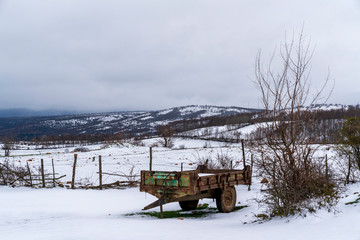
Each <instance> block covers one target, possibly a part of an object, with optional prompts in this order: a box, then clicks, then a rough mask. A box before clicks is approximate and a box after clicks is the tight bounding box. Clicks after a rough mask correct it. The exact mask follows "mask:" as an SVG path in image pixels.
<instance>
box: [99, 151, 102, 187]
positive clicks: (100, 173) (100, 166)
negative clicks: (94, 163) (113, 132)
mask: <svg viewBox="0 0 360 240" xmlns="http://www.w3.org/2000/svg"><path fill="white" fill-rule="evenodd" d="M99 187H100V190H102V162H101V155H100V156H99Z"/></svg>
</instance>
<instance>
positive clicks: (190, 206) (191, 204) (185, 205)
mask: <svg viewBox="0 0 360 240" xmlns="http://www.w3.org/2000/svg"><path fill="white" fill-rule="evenodd" d="M198 203H199V200H192V201H181V202H179V204H180V207H181V209H182V210H184V211H191V210H195V209H196V207H197V205H198Z"/></svg>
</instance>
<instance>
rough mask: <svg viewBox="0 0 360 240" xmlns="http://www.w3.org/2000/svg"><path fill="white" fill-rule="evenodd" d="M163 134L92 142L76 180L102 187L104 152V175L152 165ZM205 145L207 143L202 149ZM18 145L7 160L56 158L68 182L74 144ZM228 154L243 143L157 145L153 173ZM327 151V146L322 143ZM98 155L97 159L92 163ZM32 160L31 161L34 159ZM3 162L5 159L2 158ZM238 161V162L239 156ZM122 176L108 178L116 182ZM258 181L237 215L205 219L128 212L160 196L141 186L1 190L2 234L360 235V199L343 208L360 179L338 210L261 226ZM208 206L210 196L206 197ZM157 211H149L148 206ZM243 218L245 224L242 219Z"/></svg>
mask: <svg viewBox="0 0 360 240" xmlns="http://www.w3.org/2000/svg"><path fill="white" fill-rule="evenodd" d="M158 140H159V139H149V140H145V141H144V144H145V146H143V147H136V146H133V145H131V144H124V145H118V146H117V145H112V146H102V145H95V146H89V147H88V148H89V149H90V150H91V151H90V152H85V153H78V154H79V161H78V169H77V178H76V179H77V182H84V181H85V180H84V179H86V180H87V181H92V182H93V184H95V185H96V184H97V181H98V178H97V174H96V171H97V168H98V166H97V157H98V156H99V155H101V156H102V157H103V162H104V163H103V170H104V172H124V173H127V172H128V171H129V170H130V168H131V167H132V166H135V171H136V172H138V171H140V170H143V169H144V170H147V169H148V167H149V166H148V164H149V148H148V147H149V146H151V145H153V144H154V143H156V142H157V141H158ZM205 145H206V146H207V148H204V146H205ZM68 150H70V152H69V153H67V151H66V149H65V148H63V149H62V148H60V149H44V150H34V149H33V150H31V149H29V150H27V149H23V150H17V151H14V152H13V154H14V155H16V156H15V157H13V158H10V159H9V160H14V161H15V162H16V164H19V165H24V164H26V162H28V163H30V165H31V167H32V168H34V169H35V168H37V167H38V166H39V162H40V159H44V161H45V167H46V169H47V171H48V172H50V171H51V159H54V161H55V168H56V172H58V173H60V174H61V175H62V174H66V175H67V177H66V178H65V179H64V181H68V180H70V179H71V171H72V163H73V154H74V153H71V151H72V150H73V149H71V148H69V149H68ZM221 151H224V152H225V151H226V153H227V154H229V155H231V156H233V157H234V159H239V156H241V149H240V147H239V146H238V145H230V146H226V147H225V146H222V144H219V143H217V142H208V141H207V142H204V141H200V140H179V139H178V140H176V141H175V147H174V149H172V150H171V149H166V148H160V147H156V148H154V152H153V161H154V166H153V169H154V170H172V171H173V170H179V169H180V164H181V163H184V167H185V169H194V168H195V164H194V163H195V162H196V159H197V158H198V157H201V156H205V157H206V156H210V155H214V154H215V155H216V154H218V153H221ZM322 151H323V152H324V151H326V149H325V147H324V148H323V149H322ZM93 157H96V161H94V162H93ZM30 159H31V161H29V160H30ZM1 160H4V158H1ZM239 160H240V159H239ZM114 180H119V179H116V178H107V179H105V181H107V182H111V181H114ZM261 187H262V186H261V184H260V183H259V180H258V179H255V180H254V184H253V185H252V187H251V189H252V190H251V191H247V186H237V187H236V189H237V197H238V200H237V202H238V203H237V206H243V205H247V206H248V207H246V208H243V209H241V210H239V211H236V212H232V213H213V214H209V215H207V216H206V217H204V218H184V219H183V220H180V219H163V220H160V219H157V218H153V217H148V216H141V215H133V216H128V214H133V213H139V212H141V209H142V208H143V207H144V206H146V205H148V204H150V203H152V202H153V201H155V200H156V199H155V197H153V196H151V195H149V194H145V193H141V192H140V191H139V189H138V188H129V189H125V190H102V191H100V190H81V189H77V190H70V189H66V188H55V189H30V188H24V187H19V188H10V187H4V186H2V187H0V206H1V208H0V239H1V240H20V239H21V240H23V239H27V240H32V239H34V240H35V239H36V240H42V239H44V240H45V239H46V240H48V239H51V240H58V239H59V240H65V239H66V240H67V239H76V240H82V239H84V240H85V239H86V240H92V239H94V240H95V239H96V240H98V239H109V240H110V239H125V240H127V239H145V238H146V239H184V238H185V239H186V238H188V239H234V238H251V239H277V240H279V239H302V240H303V239H326V240H329V239H337V240H338V239H350V240H359V239H360V228H359V227H358V221H359V220H360V204H351V205H345V203H348V202H351V201H354V200H356V199H357V198H359V192H360V184H353V185H351V186H350V187H349V189H348V190H347V192H346V193H344V197H343V198H342V199H340V202H339V204H338V206H337V211H336V212H335V213H334V212H328V211H327V210H325V209H323V210H319V211H318V212H316V213H315V214H310V215H308V216H307V217H306V218H303V217H289V218H282V219H281V218H279V219H273V220H271V221H269V222H264V223H262V224H259V223H258V222H257V223H254V221H255V220H256V217H255V215H256V214H259V213H262V212H263V211H264V210H265V209H264V208H261V207H259V206H258V204H257V203H256V202H255V201H254V200H253V199H254V198H255V197H259V196H261V192H260V189H261ZM200 203H208V204H209V205H210V206H211V207H215V206H216V204H215V202H213V201H212V200H211V199H206V200H201V201H200ZM179 209H180V207H179V206H178V204H177V203H170V204H166V205H164V211H168V210H179ZM153 210H156V211H158V210H159V209H158V208H155V209H152V210H150V211H153ZM245 223H246V224H245Z"/></svg>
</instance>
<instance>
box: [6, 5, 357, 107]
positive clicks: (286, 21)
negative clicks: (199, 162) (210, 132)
mask: <svg viewBox="0 0 360 240" xmlns="http://www.w3.org/2000/svg"><path fill="white" fill-rule="evenodd" d="M2 3H3V4H2V5H0V53H1V54H0V78H1V79H0V81H1V83H2V86H3V87H2V88H1V89H0V108H7V107H32V108H49V107H55V108H59V109H64V108H65V109H76V110H99V111H107V110H116V109H119V110H120V109H159V108H165V107H171V106H178V105H184V104H218V105H238V106H244V107H259V105H258V97H257V95H258V92H257V90H256V88H255V86H254V84H253V83H252V82H251V79H252V78H253V75H254V74H253V71H254V70H253V69H254V58H255V55H256V53H257V51H258V49H259V48H262V49H263V50H264V54H265V55H264V56H268V55H270V54H271V52H272V50H273V49H274V47H275V46H276V45H277V44H279V42H280V41H282V40H283V39H284V35H285V31H287V32H288V34H289V33H291V32H292V31H293V30H294V31H298V30H299V29H300V28H301V27H302V25H303V24H304V25H305V32H306V33H308V35H309V36H310V37H311V38H312V43H313V44H314V45H316V51H315V55H314V59H313V64H312V76H313V80H314V86H316V84H317V82H319V79H324V77H326V72H327V69H328V67H329V68H330V70H331V77H332V78H335V79H336V81H337V85H336V89H335V91H334V95H333V97H332V98H331V101H333V102H336V103H345V104H357V103H359V100H357V96H359V93H360V89H359V84H358V83H359V82H358V81H359V80H358V79H359V77H360V73H359V71H357V65H358V63H359V60H360V59H359V54H358V53H359V52H360V46H359V44H358V43H359V42H360V34H359V31H358V26H359V23H360V14H359V12H360V11H359V5H358V1H355V0H350V1H345V2H339V1H335V0H330V1H316V2H314V1H310V0H308V1H300V0H296V1H291V2H290V1H285V0H274V1H271V2H270V1H265V0H261V1H251V2H249V1H235V0H231V1H226V2H224V1H213V0H206V1H205V0H192V1H165V0H162V1H151V0H135V1H134V0H124V1H117V0H106V1H97V0H78V1H69V0H67V1H63V0H54V1H41V0H17V1H13V0H7V1H3V2H2ZM310 5H311V7H309V6H310ZM349 89H351V91H350V90H349Z"/></svg>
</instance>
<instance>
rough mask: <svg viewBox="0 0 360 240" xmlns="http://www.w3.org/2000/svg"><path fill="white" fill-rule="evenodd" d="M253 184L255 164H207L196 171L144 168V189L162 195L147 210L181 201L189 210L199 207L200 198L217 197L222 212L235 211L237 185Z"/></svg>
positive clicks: (142, 186)
mask: <svg viewBox="0 0 360 240" xmlns="http://www.w3.org/2000/svg"><path fill="white" fill-rule="evenodd" d="M239 184H244V185H250V184H251V168H250V166H245V168H244V169H243V170H235V169H226V170H212V169H207V168H206V167H205V165H201V166H199V167H198V168H197V169H196V170H193V171H181V172H163V171H141V183H140V191H141V192H147V193H150V194H151V195H154V196H155V197H157V198H158V200H157V201H155V202H153V203H151V204H149V205H148V206H146V207H145V208H144V210H147V209H150V208H154V207H157V206H160V208H161V210H162V205H163V204H166V203H170V202H179V204H180V207H181V208H182V209H183V210H185V211H189V210H194V209H196V207H197V205H198V202H199V199H203V198H212V199H216V205H217V208H218V209H219V211H220V212H231V211H232V210H233V209H234V207H235V204H236V191H235V187H234V186H235V185H239Z"/></svg>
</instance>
